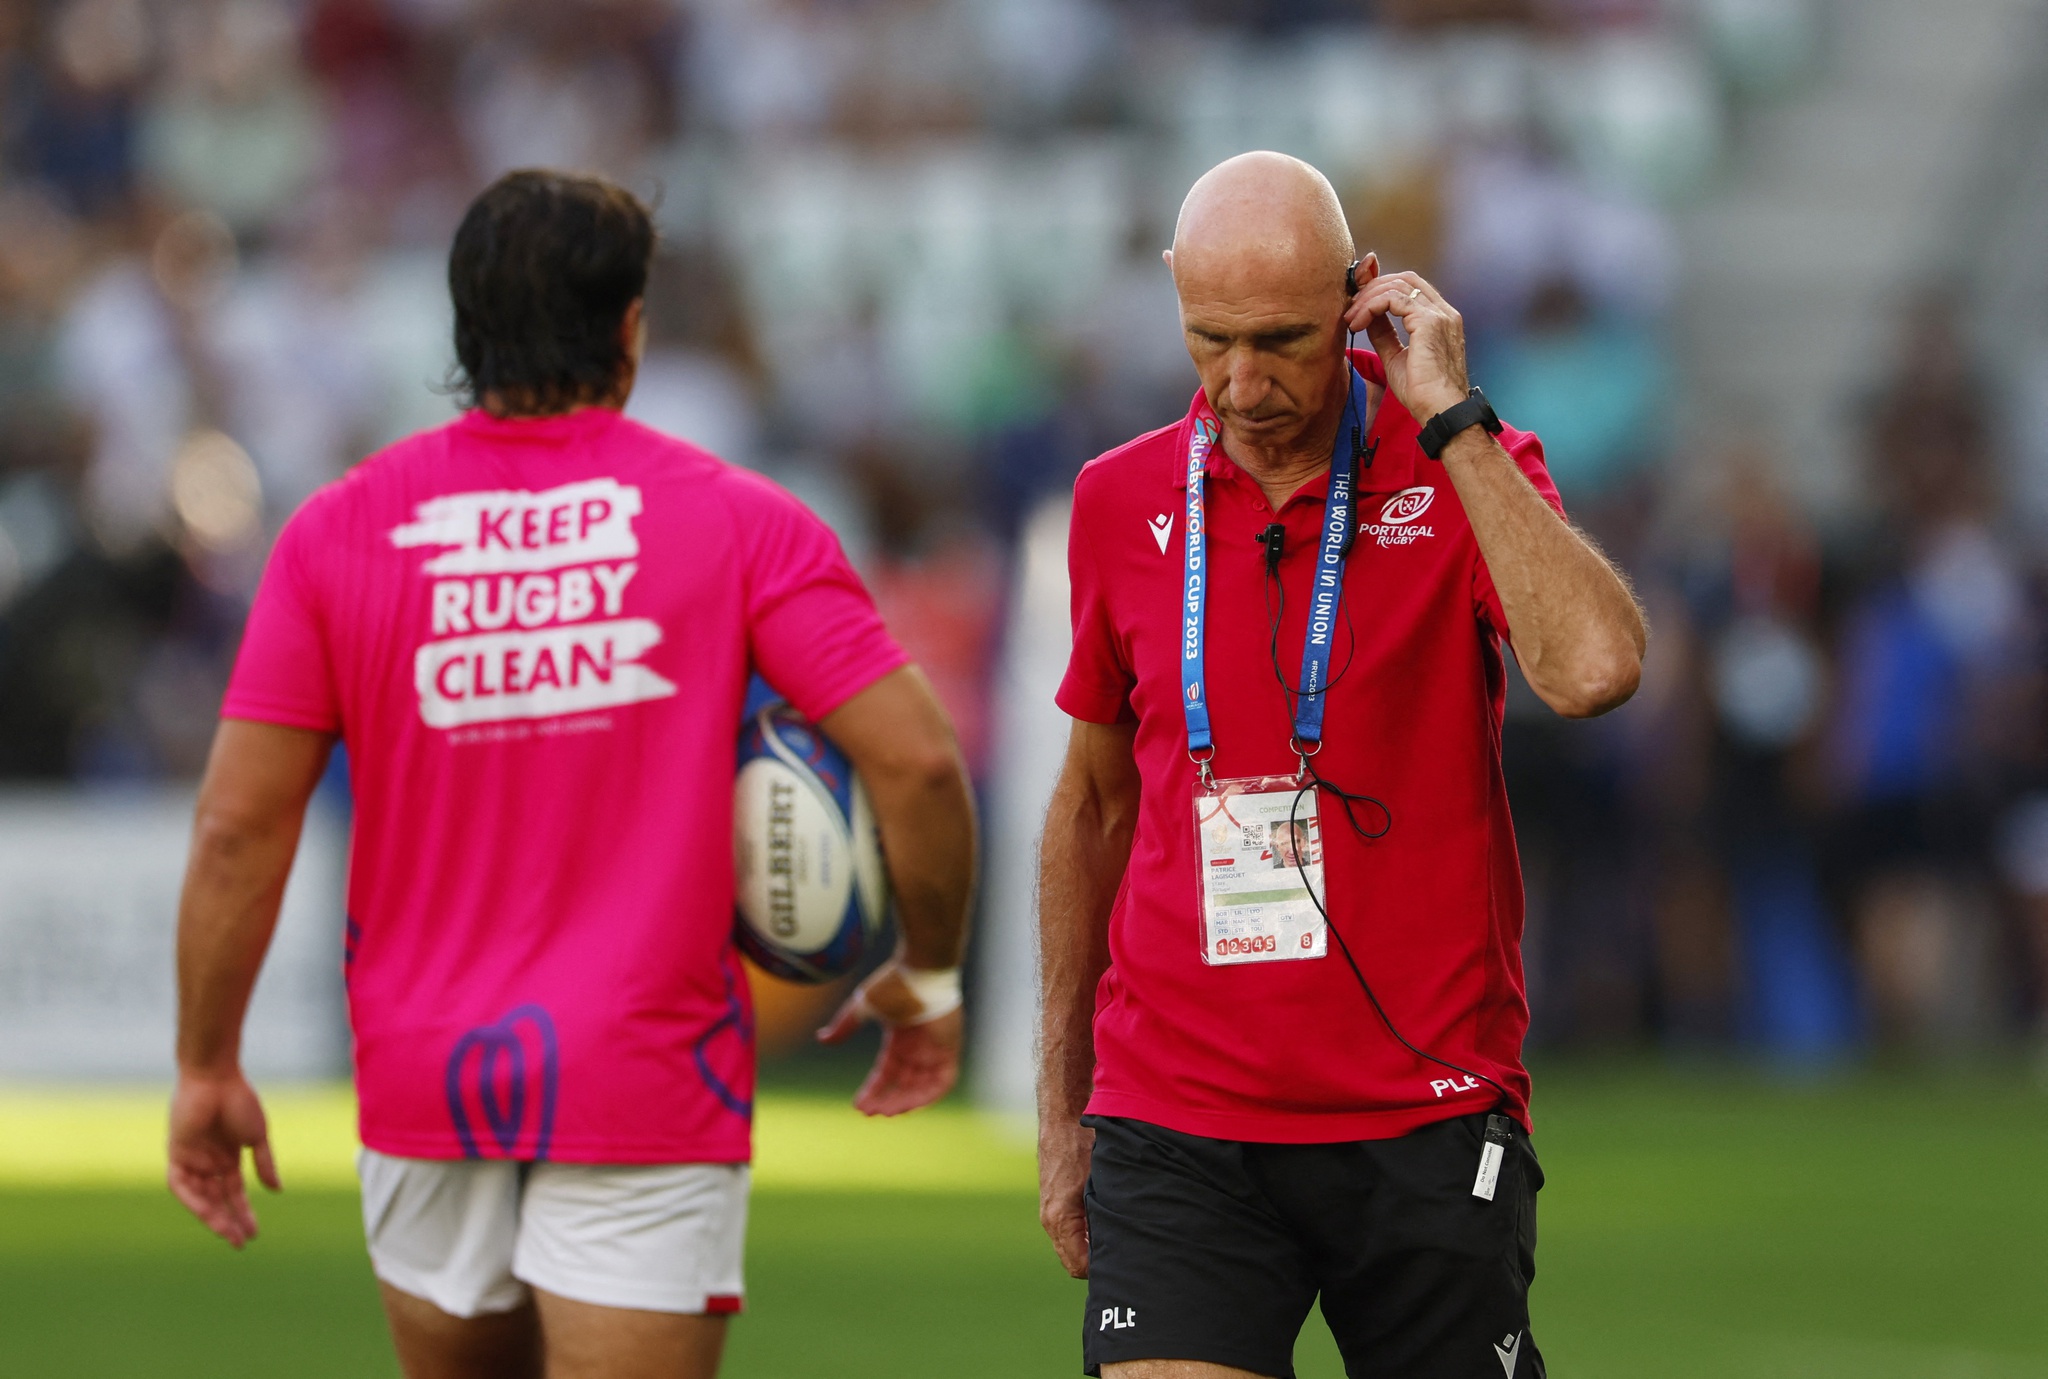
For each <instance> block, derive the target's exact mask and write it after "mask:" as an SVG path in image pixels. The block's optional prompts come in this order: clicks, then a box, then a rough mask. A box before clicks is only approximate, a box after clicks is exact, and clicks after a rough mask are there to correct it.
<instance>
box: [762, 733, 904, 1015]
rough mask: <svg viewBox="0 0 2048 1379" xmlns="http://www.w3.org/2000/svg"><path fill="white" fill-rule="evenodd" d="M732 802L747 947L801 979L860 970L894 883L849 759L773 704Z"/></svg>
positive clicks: (773, 967)
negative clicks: (885, 869)
mask: <svg viewBox="0 0 2048 1379" xmlns="http://www.w3.org/2000/svg"><path fill="white" fill-rule="evenodd" d="M732 803H733V831H732V832H733V872H734V879H735V880H736V881H737V883H738V886H737V891H736V894H735V900H736V904H735V908H736V910H737V915H736V916H735V924H734V928H735V931H736V934H737V938H738V941H739V946H740V950H741V951H742V952H744V953H745V954H746V955H747V956H748V957H750V958H752V959H753V960H754V961H755V962H756V963H758V964H759V965H760V966H761V967H763V968H765V969H766V970H767V971H769V972H772V973H774V974H775V975H776V976H778V977H784V978H787V979H788V980H790V981H797V982H811V983H817V982H829V981H831V980H833V979H834V978H835V977H843V976H845V975H846V974H847V973H849V972H852V971H854V970H855V969H856V968H858V967H859V966H860V964H861V960H862V959H863V958H864V957H866V956H867V955H868V954H869V953H871V952H873V951H874V949H875V947H876V946H877V945H878V944H879V943H880V941H881V937H882V930H883V926H884V924H885V922H886V919H887V914H888V906H889V886H888V875H887V873H886V872H885V871H884V870H883V867H882V845H881V838H880V836H879V835H878V834H877V832H876V831H875V818H874V811H873V810H872V809H871V808H870V807H869V805H868V795H867V791H866V789H865V788H863V787H862V785H861V783H860V779H859V777H857V776H856V775H855V774H854V772H853V767H852V765H851V764H850V763H849V762H848V761H847V760H846V757H845V754H843V753H842V752H841V751H840V750H839V749H838V748H837V747H835V746H833V745H832V743H831V742H829V741H828V740H827V739H826V737H825V735H824V734H823V733H821V732H819V731H818V730H817V728H815V727H814V726H812V724H811V723H810V722H809V721H808V720H806V719H805V718H804V716H803V715H802V714H800V713H798V712H797V711H796V710H795V709H793V708H791V707H790V706H789V705H788V704H786V703H784V702H782V701H781V700H779V699H770V700H768V701H767V702H764V703H761V704H759V705H758V707H755V708H754V711H753V712H752V714H751V715H750V716H749V717H748V719H747V722H746V726H745V727H744V728H743V729H742V730H741V732H740V748H739V770H738V773H737V774H736V775H735V777H734V779H733V792H732Z"/></svg>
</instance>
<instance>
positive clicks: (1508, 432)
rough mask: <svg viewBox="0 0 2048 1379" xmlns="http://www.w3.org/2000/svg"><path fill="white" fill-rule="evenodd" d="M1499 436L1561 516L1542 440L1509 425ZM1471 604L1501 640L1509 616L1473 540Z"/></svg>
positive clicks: (1484, 558) (1538, 491) (1561, 499)
mask: <svg viewBox="0 0 2048 1379" xmlns="http://www.w3.org/2000/svg"><path fill="white" fill-rule="evenodd" d="M1498 439H1499V440H1500V445H1501V449H1503V450H1505V451H1507V452H1508V454H1509V455H1511V456H1513V457H1514V461H1515V463H1516V465H1518V466H1519V467H1520V468H1521V471H1522V473H1523V474H1524V475H1525V476H1526V477H1527V478H1528V480H1529V483H1530V485H1531V486H1532V487H1534V488H1535V490H1536V492H1537V493H1539V494H1541V495H1542V497H1543V501H1544V502H1546V503H1548V504H1550V506H1551V507H1553V508H1555V509H1557V515H1558V516H1559V517H1563V516H1564V515H1565V511H1564V499H1563V498H1561V497H1559V496H1558V492H1557V485H1556V484H1555V483H1552V482H1551V479H1550V468H1549V466H1548V465H1546V464H1544V462H1543V442H1542V441H1540V440H1538V439H1537V438H1536V436H1535V434H1534V433H1533V432H1529V431H1517V430H1515V429H1514V428H1513V427H1512V426H1510V427H1507V428H1505V429H1504V430H1502V432H1501V433H1500V436H1499V437H1498ZM1472 605H1473V609H1474V611H1475V612H1476V613H1477V614H1478V616H1479V617H1480V618H1481V619H1483V620H1484V621H1485V623H1486V625H1487V626H1488V627H1491V628H1492V629H1493V630H1494V631H1495V632H1497V633H1499V634H1500V636H1501V637H1502V638H1503V639H1505V638H1506V637H1507V636H1508V615H1507V612H1506V610H1504V609H1503V608H1502V607H1501V603H1500V591H1499V590H1498V589H1496V588H1494V587H1493V575H1492V573H1491V572H1490V571H1489V570H1488V569H1487V568H1486V557H1485V556H1483V555H1480V554H1479V553H1478V547H1477V543H1474V548H1473V556H1472Z"/></svg>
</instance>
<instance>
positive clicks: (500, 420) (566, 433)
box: [458, 407, 620, 442]
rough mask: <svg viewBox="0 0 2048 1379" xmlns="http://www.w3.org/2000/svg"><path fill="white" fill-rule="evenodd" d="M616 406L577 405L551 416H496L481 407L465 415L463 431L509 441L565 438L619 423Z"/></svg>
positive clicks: (561, 439) (461, 422)
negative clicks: (572, 409) (569, 410)
mask: <svg viewBox="0 0 2048 1379" xmlns="http://www.w3.org/2000/svg"><path fill="white" fill-rule="evenodd" d="M619 416H620V413H619V411H618V409H617V408H614V407H578V408H576V409H575V410H574V411H571V412H558V413H556V414H555V415H554V416H548V417H494V416H492V415H491V414H490V413H489V412H486V411H485V410H484V409H483V408H481V407H473V408H471V409H470V410H469V411H467V412H464V413H463V414H462V419H461V421H460V422H459V423H458V424H459V425H460V426H461V427H462V429H463V430H465V431H467V432H469V433H471V434H472V435H478V436H490V437H492V438H494V439H497V440H509V441H540V442H548V441H555V442H559V441H565V440H572V439H575V438H577V437H580V436H587V435H592V434H594V433H596V432H598V431H601V430H603V429H605V428H606V427H608V426H611V425H612V424H613V423H615V422H617V421H618V419H619Z"/></svg>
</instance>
